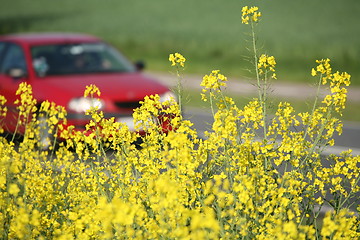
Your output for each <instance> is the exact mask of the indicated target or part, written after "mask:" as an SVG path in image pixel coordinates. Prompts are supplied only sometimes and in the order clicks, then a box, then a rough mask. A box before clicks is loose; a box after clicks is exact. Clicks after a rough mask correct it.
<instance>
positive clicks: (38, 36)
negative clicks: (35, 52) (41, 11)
mask: <svg viewBox="0 0 360 240" xmlns="http://www.w3.org/2000/svg"><path fill="white" fill-rule="evenodd" d="M0 40H5V41H13V42H18V43H25V44H29V45H38V44H51V43H66V42H72V43H77V42H98V41H100V39H99V38H96V37H94V36H91V35H87V34H79V33H18V34H9V35H2V36H0Z"/></svg>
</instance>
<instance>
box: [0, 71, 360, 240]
mask: <svg viewBox="0 0 360 240" xmlns="http://www.w3.org/2000/svg"><path fill="white" fill-rule="evenodd" d="M225 80H226V77H225V76H223V75H221V74H220V73H219V72H218V71H213V72H211V73H210V75H207V76H205V77H204V84H202V85H203V87H204V89H206V92H208V91H209V92H212V93H213V96H212V99H213V101H214V106H216V111H215V108H214V111H215V114H214V123H213V125H212V128H211V130H209V131H208V133H207V138H206V139H201V138H199V136H198V134H197V131H196V129H194V128H193V125H192V123H191V122H190V121H188V120H186V119H184V118H183V116H182V115H181V112H180V108H179V106H178V104H177V103H176V101H175V100H174V99H173V100H170V101H166V102H160V98H159V96H157V95H155V96H149V97H146V98H145V99H144V101H143V102H142V106H141V107H140V108H138V109H136V110H135V112H134V118H135V123H136V125H137V128H138V129H139V130H142V131H145V132H146V134H145V135H143V136H140V135H138V134H137V133H134V132H131V131H129V129H128V127H127V126H126V125H125V124H122V123H116V122H114V119H104V117H103V113H102V112H101V111H100V110H99V109H92V110H90V111H89V112H88V114H89V115H90V116H91V117H92V120H91V121H90V122H89V124H88V126H87V128H86V129H87V130H86V131H88V132H87V133H86V134H84V133H81V132H76V131H74V130H73V128H72V127H67V128H65V127H64V125H63V123H64V122H65V121H66V112H65V110H64V109H63V108H62V107H60V106H57V105H55V104H54V103H50V102H47V101H46V102H43V103H42V104H41V106H40V108H39V109H40V112H41V113H42V116H44V117H45V116H46V122H47V129H48V130H49V133H51V134H53V135H54V138H52V141H56V140H55V139H56V138H55V137H58V136H60V137H61V138H63V139H64V142H62V143H57V144H56V145H57V147H56V148H54V147H52V148H49V149H47V150H43V149H40V148H37V147H36V146H37V144H36V142H37V141H38V140H39V136H38V135H37V134H39V131H38V130H37V128H36V126H37V123H38V120H36V118H35V120H33V119H32V118H31V119H29V121H30V122H29V124H28V125H26V132H27V133H28V134H27V135H25V137H24V139H23V141H21V142H20V143H19V144H18V146H16V145H15V144H14V143H13V142H12V141H9V140H8V139H6V138H3V137H1V138H0V154H1V158H0V171H1V175H0V190H1V191H0V208H1V211H0V223H1V224H0V226H1V231H0V232H1V234H2V236H1V238H3V239H130V238H135V239H165V238H166V239H220V238H221V239H238V238H246V239H253V238H259V239H279V238H280V239H282V238H289V239H308V238H313V237H314V236H319V237H324V238H326V237H329V236H330V237H333V236H334V237H335V238H342V237H347V238H353V239H355V238H358V237H359V234H360V233H359V228H358V226H359V217H358V216H357V215H354V212H353V211H356V210H354V209H353V210H351V211H350V210H349V208H350V207H351V201H349V200H350V199H352V198H353V197H354V196H356V194H358V193H359V191H360V189H359V185H358V183H359V179H360V171H359V168H358V164H360V158H359V156H353V155H352V154H351V151H349V152H345V153H343V154H342V155H341V156H329V157H328V158H327V159H326V160H325V161H326V165H330V166H331V167H330V168H329V167H327V166H325V165H323V164H324V163H323V162H322V161H320V153H321V150H323V149H324V148H325V147H326V145H327V144H328V142H329V141H330V138H331V136H332V135H331V134H330V133H328V132H331V129H333V128H334V127H336V128H339V126H338V125H337V124H338V122H336V121H334V120H332V118H330V117H329V115H331V113H332V112H331V111H328V110H325V109H327V108H328V107H327V105H326V104H325V105H324V106H322V107H321V108H320V107H319V109H321V110H317V109H316V110H315V111H314V112H312V113H302V114H296V113H295V110H294V109H293V108H292V107H291V105H290V104H288V103H280V104H279V106H278V109H277V111H276V113H275V115H274V118H273V119H272V121H271V122H270V123H269V124H268V131H267V136H266V138H265V137H264V136H261V135H259V131H258V130H259V129H262V128H264V126H265V125H264V123H263V121H262V119H263V118H262V114H263V111H262V107H261V104H260V103H259V101H258V100H257V99H254V100H252V101H251V102H249V104H247V105H246V106H245V107H244V108H242V109H241V108H238V107H237V106H236V104H235V103H234V101H233V100H232V99H231V98H228V97H225V96H224V95H223V93H222V90H221V87H226V81H225ZM19 87H20V89H26V91H23V92H22V94H23V95H22V96H21V95H20V96H19V99H23V100H22V102H23V103H22V104H23V105H24V106H22V105H21V101H20V100H19V101H17V103H18V104H19V108H18V109H19V110H20V111H21V116H24V115H34V114H35V112H33V111H34V110H36V109H35V108H34V107H31V111H29V110H28V109H29V102H30V103H31V104H30V106H32V105H33V104H32V103H33V102H34V100H33V98H32V96H31V95H30V94H29V93H30V92H31V86H30V85H25V84H22V85H20V86H19ZM89 89H93V90H94V93H96V95H95V94H94V96H93V97H97V95H99V94H100V90H98V89H97V88H96V87H95V86H89V87H88V88H87V89H86V90H85V91H90V90H89ZM93 90H92V91H93ZM89 94H91V93H90V92H89ZM25 97H26V98H29V99H27V100H26V99H25ZM3 102H5V101H3ZM334 104H336V103H334ZM20 106H21V107H20ZM20 120H21V119H20ZM159 121H167V122H168V128H167V131H166V132H167V133H165V132H164V131H163V129H162V128H160V127H159V126H160V125H159V123H160V122H159ZM21 123H22V121H21ZM294 126H296V127H297V128H298V129H300V131H294V130H293V129H294ZM301 129H302V130H301ZM333 130H334V129H333ZM334 131H335V130H334ZM323 136H326V139H323ZM138 138H141V139H142V143H140V145H139V147H137V146H136V145H135V144H133V142H134V141H135V140H136V139H138ZM52 146H53V145H52ZM109 150H111V151H109ZM325 205H329V206H331V207H332V208H333V211H332V212H329V213H327V214H326V216H325V218H324V220H323V223H322V228H320V227H319V226H318V225H317V224H318V223H319V214H320V210H319V209H321V208H322V207H323V206H325ZM315 206H317V207H315Z"/></svg>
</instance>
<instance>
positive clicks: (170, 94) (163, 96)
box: [160, 91, 177, 102]
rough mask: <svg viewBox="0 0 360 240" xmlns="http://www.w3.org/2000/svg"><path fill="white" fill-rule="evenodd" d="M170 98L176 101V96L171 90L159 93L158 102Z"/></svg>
mask: <svg viewBox="0 0 360 240" xmlns="http://www.w3.org/2000/svg"><path fill="white" fill-rule="evenodd" d="M172 98H173V99H174V100H175V101H176V102H177V97H176V95H175V93H173V92H171V91H168V92H165V93H163V94H160V102H165V101H169V100H171V99H172Z"/></svg>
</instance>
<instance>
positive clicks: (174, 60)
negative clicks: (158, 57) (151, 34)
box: [169, 53, 186, 67]
mask: <svg viewBox="0 0 360 240" xmlns="http://www.w3.org/2000/svg"><path fill="white" fill-rule="evenodd" d="M169 61H170V62H171V66H176V65H180V66H181V67H184V66H185V61H186V59H185V57H184V56H183V55H181V54H180V53H174V54H170V55H169Z"/></svg>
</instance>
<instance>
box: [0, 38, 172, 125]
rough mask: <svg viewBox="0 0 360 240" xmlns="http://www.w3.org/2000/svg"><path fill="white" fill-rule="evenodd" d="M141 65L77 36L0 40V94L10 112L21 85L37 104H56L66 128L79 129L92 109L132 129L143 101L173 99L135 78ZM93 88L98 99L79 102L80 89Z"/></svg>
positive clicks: (149, 81) (149, 82)
mask: <svg viewBox="0 0 360 240" xmlns="http://www.w3.org/2000/svg"><path fill="white" fill-rule="evenodd" d="M141 68H142V66H141V65H139V64H138V65H136V64H133V63H131V62H129V61H128V60H127V59H126V58H125V57H124V56H123V55H122V54H121V53H119V52H118V51H117V50H116V49H115V48H114V47H112V46H110V45H109V44H107V43H105V42H104V41H102V40H100V39H99V38H96V37H93V36H88V35H83V34H67V33H40V34H14V35H4V36H0V95H3V96H5V98H6V99H7V104H9V105H8V108H9V110H10V109H14V107H15V105H14V100H15V99H16V96H15V92H16V90H17V88H18V86H19V83H20V82H22V81H26V82H28V83H29V84H31V86H32V88H33V95H34V97H35V98H36V99H37V101H38V102H39V103H40V102H41V101H44V100H49V101H52V102H55V103H56V104H58V105H62V106H64V107H65V108H66V109H67V112H68V116H67V119H68V123H69V124H71V125H74V126H75V127H76V129H78V130H82V129H84V127H85V125H86V123H88V121H89V118H88V116H86V115H85V114H84V113H85V111H86V110H88V109H89V108H90V106H94V105H96V106H98V107H100V109H101V110H102V111H103V112H104V114H105V117H115V118H116V120H117V121H121V122H126V123H128V125H129V127H130V129H133V121H132V113H133V109H135V108H136V107H138V106H139V101H141V100H143V99H144V97H145V96H147V95H152V94H159V95H160V97H161V100H163V101H165V100H168V99H170V98H171V97H175V96H174V94H173V93H172V92H171V91H170V90H169V89H168V88H167V87H166V86H163V85H161V84H160V83H159V82H157V81H155V80H154V79H151V78H149V77H147V76H145V75H144V74H142V73H141V71H140V70H141ZM90 84H95V85H96V86H97V87H98V88H99V89H100V91H101V99H97V100H96V101H91V100H90V99H89V98H84V97H83V93H84V90H85V87H86V86H87V85H90ZM15 124H16V121H13V122H10V121H9V120H8V118H7V120H6V123H5V125H6V128H7V129H8V130H9V131H10V132H11V131H14V130H15Z"/></svg>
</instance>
